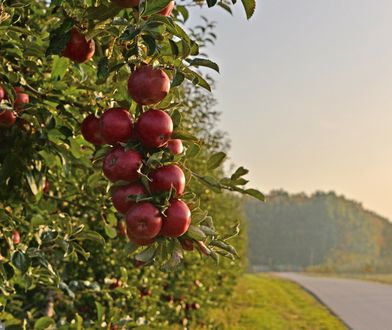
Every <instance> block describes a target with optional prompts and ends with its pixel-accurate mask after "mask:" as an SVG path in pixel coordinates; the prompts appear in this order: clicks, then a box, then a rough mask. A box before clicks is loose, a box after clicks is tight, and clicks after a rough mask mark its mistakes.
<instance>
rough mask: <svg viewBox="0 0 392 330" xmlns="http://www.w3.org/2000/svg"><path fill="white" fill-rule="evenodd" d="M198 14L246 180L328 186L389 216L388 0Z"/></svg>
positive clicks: (391, 51) (234, 156)
mask: <svg viewBox="0 0 392 330" xmlns="http://www.w3.org/2000/svg"><path fill="white" fill-rule="evenodd" d="M193 11H195V12H196V13H197V11H198V9H196V8H195V9H193ZM207 18H209V19H210V20H211V21H217V27H216V33H217V35H218V40H217V42H216V44H215V45H214V46H211V47H209V48H208V49H207V52H208V54H209V57H210V59H211V60H213V61H216V62H217V63H218V64H219V65H220V69H221V74H220V75H213V76H214V77H215V79H216V82H217V84H216V85H217V87H216V88H215V89H214V93H215V95H216V96H217V101H218V105H217V106H216V107H215V108H216V109H217V110H218V111H220V112H221V113H222V115H221V122H220V123H219V125H218V127H219V128H220V129H222V130H224V131H226V132H228V134H229V137H230V141H231V150H230V152H229V157H231V158H230V162H232V163H234V164H236V165H238V166H240V165H243V166H245V167H246V168H248V169H249V170H250V174H249V176H248V178H249V179H250V184H249V186H253V187H255V188H258V189H261V190H262V191H263V192H265V193H266V192H268V191H270V190H276V189H280V188H281V187H283V189H284V190H286V191H289V192H295V191H303V192H305V193H308V194H309V193H311V192H312V191H316V190H322V191H330V190H333V191H337V192H338V193H339V194H343V195H344V196H347V197H348V198H350V199H354V200H356V201H360V203H362V204H363V205H364V207H365V208H366V209H369V210H374V212H376V213H377V214H380V215H382V216H383V217H385V218H388V219H392V203H390V201H389V196H390V195H392V177H391V176H390V175H388V173H389V172H390V169H391V168H392V154H391V152H390V145H389V143H388V142H389V141H392V130H391V129H390V123H391V122H392V111H390V109H391V108H392V98H391V96H390V91H389V86H390V85H392V44H391V43H390V34H391V31H392V3H391V2H388V1H386V0H380V1H378V2H377V3H370V2H369V1H366V0H355V1H354V0H348V1H346V2H344V3H342V2H340V1H338V0H331V1H329V2H325V1H320V0H319V1H312V2H308V1H306V0H299V1H296V2H295V3H293V2H290V1H289V0H278V1H276V0H274V1H272V0H264V1H259V2H258V5H257V9H256V13H255V16H254V17H253V18H252V19H251V20H250V21H249V22H247V21H246V18H245V16H244V13H243V12H242V8H241V4H238V5H237V6H235V10H234V16H233V17H231V16H230V15H229V14H228V13H226V12H224V11H223V10H222V9H220V8H216V9H214V8H213V9H212V10H211V11H210V12H209V13H208V14H207ZM192 22H194V23H197V22H198V20H197V19H193V20H192ZM245 128H246V129H245ZM257 144H258V145H259V147H257V148H255V145H256V146H257Z"/></svg>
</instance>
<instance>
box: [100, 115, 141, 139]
mask: <svg viewBox="0 0 392 330" xmlns="http://www.w3.org/2000/svg"><path fill="white" fill-rule="evenodd" d="M132 130H133V125H132V117H131V115H130V113H129V112H128V110H127V109H125V108H111V109H108V110H106V111H105V112H104V114H103V115H102V117H101V134H102V136H103V138H104V140H105V141H106V143H109V144H113V145H115V144H117V143H118V142H127V141H128V140H129V139H130V138H131V137H132Z"/></svg>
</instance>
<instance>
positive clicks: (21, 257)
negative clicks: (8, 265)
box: [11, 251, 30, 274]
mask: <svg viewBox="0 0 392 330" xmlns="http://www.w3.org/2000/svg"><path fill="white" fill-rule="evenodd" d="M11 262H12V264H13V265H14V266H15V267H16V268H18V269H19V270H20V271H21V272H22V274H24V273H26V272H27V270H28V269H29V266H30V259H29V257H28V256H27V255H26V254H24V253H23V252H22V251H15V252H14V253H13V254H12V256H11Z"/></svg>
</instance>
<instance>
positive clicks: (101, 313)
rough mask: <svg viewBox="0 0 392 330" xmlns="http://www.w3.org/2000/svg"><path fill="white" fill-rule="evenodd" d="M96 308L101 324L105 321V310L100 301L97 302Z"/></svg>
mask: <svg viewBox="0 0 392 330" xmlns="http://www.w3.org/2000/svg"><path fill="white" fill-rule="evenodd" d="M95 307H96V309H97V320H98V324H101V323H102V322H103V320H104V316H105V308H104V307H103V306H102V305H101V304H100V303H99V302H98V301H96V302H95Z"/></svg>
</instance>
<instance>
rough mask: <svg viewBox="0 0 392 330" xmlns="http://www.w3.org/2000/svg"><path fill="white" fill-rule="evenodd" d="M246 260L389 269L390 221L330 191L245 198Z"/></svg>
mask: <svg viewBox="0 0 392 330" xmlns="http://www.w3.org/2000/svg"><path fill="white" fill-rule="evenodd" d="M245 214H246V216H247V218H248V233H249V235H248V236H249V243H248V245H249V259H250V264H251V266H263V268H264V269H269V270H290V269H292V270H298V269H306V268H307V269H312V268H313V269H315V270H324V271H342V272H387V271H391V270H392V224H391V223H390V222H389V221H388V220H387V219H386V218H383V217H381V216H379V215H377V214H376V213H374V212H371V211H368V210H366V209H364V208H363V206H362V205H361V204H360V203H358V202H355V201H352V200H348V199H346V198H345V197H344V196H338V195H336V194H335V193H334V192H329V193H323V192H317V193H315V194H313V195H311V196H308V195H306V194H295V195H290V194H288V193H287V192H284V191H274V192H272V193H270V195H269V196H268V201H267V203H264V204H262V203H259V202H255V201H253V200H246V202H245Z"/></svg>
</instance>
